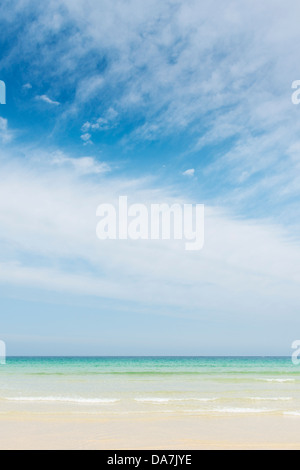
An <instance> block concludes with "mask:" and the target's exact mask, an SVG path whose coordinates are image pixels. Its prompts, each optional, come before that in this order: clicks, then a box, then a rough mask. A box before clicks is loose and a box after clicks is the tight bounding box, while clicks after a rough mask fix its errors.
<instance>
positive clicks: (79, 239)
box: [0, 155, 300, 324]
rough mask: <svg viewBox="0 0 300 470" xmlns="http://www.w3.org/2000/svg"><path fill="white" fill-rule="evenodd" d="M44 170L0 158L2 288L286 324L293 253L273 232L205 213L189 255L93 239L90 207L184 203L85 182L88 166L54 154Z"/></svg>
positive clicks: (297, 257) (148, 188)
mask: <svg viewBox="0 0 300 470" xmlns="http://www.w3.org/2000/svg"><path fill="white" fill-rule="evenodd" d="M43 160H44V159H43ZM49 161H50V162H51V161H53V156H50V157H49ZM54 163H55V165H54V166H52V169H51V168H48V170H47V171H45V167H44V165H41V168H40V169H39V167H38V165H37V164H36V161H35V165H34V168H35V169H34V170H33V168H32V165H31V164H30V161H28V160H27V161H26V160H24V161H23V162H21V161H17V160H14V159H13V158H10V161H7V159H5V160H3V159H2V160H0V167H1V168H0V169H1V175H2V184H1V187H0V258H1V264H0V280H1V282H2V283H6V284H7V283H8V284H11V285H26V286H27V287H28V286H30V287H39V288H43V289H46V290H52V291H59V292H65V293H67V292H69V293H72V294H75V295H76V294H85V295H92V296H96V297H100V298H110V299H114V300H120V301H122V300H123V301H130V302H137V303H140V304H141V305H144V306H145V307H146V306H148V307H151V309H152V310H153V308H155V306H157V307H164V308H165V309H166V311H168V312H169V309H171V310H172V311H173V312H174V314H177V313H178V312H181V313H182V314H185V315H190V316H196V317H198V316H200V317H202V316H203V318H206V316H207V315H209V317H210V318H211V319H218V318H219V319H221V318H226V319H228V318H231V319H233V318H234V317H235V316H239V317H240V316H243V317H245V319H244V321H245V324H247V321H253V319H255V318H256V319H257V320H258V319H259V318H264V319H265V320H266V319H270V321H271V318H272V319H274V318H276V316H277V315H282V312H283V311H284V313H285V315H286V316H287V317H289V318H290V319H291V318H294V320H295V315H296V313H295V312H297V311H298V309H299V307H300V304H299V294H298V285H299V282H300V273H299V269H298V266H299V265H300V247H299V245H297V244H296V243H295V242H294V241H289V237H288V234H287V233H285V232H284V230H283V229H282V228H281V227H279V226H276V225H268V224H266V223H264V224H263V223H261V222H258V221H246V220H245V221H241V220H236V219H235V218H234V217H232V216H231V215H230V214H226V213H224V212H221V211H220V210H217V209H216V208H212V207H207V208H206V222H205V224H206V225H205V245H204V249H203V250H202V251H200V252H197V253H190V252H186V251H185V250H184V244H183V243H181V242H172V241H151V240H149V241H143V242H142V241H137V242H134V241H108V242H103V241H102V242H101V241H99V240H98V239H97V238H96V224H97V218H96V216H95V214H96V208H97V206H98V205H99V204H100V203H107V202H111V203H116V202H117V200H118V197H119V195H124V194H125V195H128V198H129V201H130V202H131V203H134V202H139V203H140V202H144V203H145V204H149V203H151V202H169V203H171V202H174V201H175V200H176V201H177V202H180V203H184V202H190V201H188V200H187V199H186V198H184V197H182V196H180V195H178V197H177V198H176V199H174V196H170V194H169V191H168V190H167V189H166V188H165V189H159V188H153V186H152V184H151V182H150V180H149V181H147V180H140V181H139V180H136V181H132V180H128V179H113V180H112V179H110V178H106V177H103V178H101V180H99V182H96V181H94V180H92V181H91V180H86V179H84V178H82V174H85V173H86V168H88V172H89V171H90V169H91V168H90V166H92V168H93V169H94V165H95V162H94V161H91V160H85V159H79V160H77V159H76V162H75V159H71V158H67V157H66V159H65V157H64V156H62V155H60V156H58V157H57V161H56V162H55V161H54ZM65 163H66V166H64V165H65ZM78 169H79V171H78ZM81 170H83V171H81ZM99 171H100V169H99ZM100 172H101V171H100ZM154 189H155V190H154ZM198 202H202V201H198ZM37 260H39V261H38V262H37ZM70 262H71V264H70V267H68V265H69V263H70ZM148 307H147V308H148ZM176 312H177V313H176ZM246 317H247V318H246Z"/></svg>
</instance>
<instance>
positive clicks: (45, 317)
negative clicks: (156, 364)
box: [0, 0, 300, 356]
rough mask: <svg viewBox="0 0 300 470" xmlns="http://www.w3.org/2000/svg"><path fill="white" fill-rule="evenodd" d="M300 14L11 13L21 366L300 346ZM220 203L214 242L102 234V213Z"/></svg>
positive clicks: (268, 5) (172, 3)
mask: <svg viewBox="0 0 300 470" xmlns="http://www.w3.org/2000/svg"><path fill="white" fill-rule="evenodd" d="M299 15H300V5H299V3H298V2H296V1H295V0H287V1H286V2H284V3H283V2H282V1H277V0H272V1H271V0H264V2H258V1H253V0H251V1H250V0H244V1H243V2H240V1H235V0H228V1H226V2H223V1H221V0H211V1H210V2H204V1H193V0H188V1H183V0H181V1H180V0H165V1H164V2H161V1H158V0H145V1H143V2H141V1H138V0H128V1H119V0H115V1H114V2H111V1H108V0H100V1H99V0H59V1H58V0H45V1H44V2H38V1H35V0H10V1H4V2H1V5H0V80H3V81H4V82H5V84H6V104H5V105H0V175H1V181H0V339H1V340H4V341H5V342H6V346H7V352H8V354H9V355H287V356H288V355H290V354H291V352H292V350H291V344H292V342H293V341H294V340H296V339H299V337H300V322H299V311H300V296H299V282H300V236H299V235H300V231H299V229H300V223H299V220H300V205H299V201H300V172H299V170H300V132H299V130H300V105H299V106H297V105H295V104H293V102H292V99H291V97H292V93H293V90H292V83H293V82H294V81H295V80H299V79H300V70H299V50H298V49H299V47H298V44H299V40H300V29H299V21H298V18H299ZM119 196H127V197H128V200H129V201H130V203H144V204H147V205H149V204H151V203H170V204H171V203H179V204H186V203H192V204H204V205H205V243H204V247H203V249H202V250H200V251H197V252H195V251H194V252H189V251H186V250H184V249H183V247H182V244H181V243H178V242H176V241H174V240H173V241H172V240H171V241H167V240H157V241H154V240H136V241H133V240H105V241H103V240H102V241H101V240H99V239H98V238H97V237H96V225H97V217H96V209H97V207H98V206H99V204H102V203H116V201H117V200H118V197H119Z"/></svg>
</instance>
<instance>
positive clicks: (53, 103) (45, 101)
mask: <svg viewBox="0 0 300 470" xmlns="http://www.w3.org/2000/svg"><path fill="white" fill-rule="evenodd" d="M36 99H37V100H39V101H44V103H48V104H51V105H54V106H59V105H60V103H59V102H58V101H53V100H52V99H51V98H49V97H48V96H47V95H41V96H37V97H36Z"/></svg>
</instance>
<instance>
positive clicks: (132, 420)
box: [0, 413, 300, 450]
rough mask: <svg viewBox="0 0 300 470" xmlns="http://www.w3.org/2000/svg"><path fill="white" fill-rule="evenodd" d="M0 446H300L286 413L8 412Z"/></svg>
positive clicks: (296, 427) (297, 429)
mask: <svg viewBox="0 0 300 470" xmlns="http://www.w3.org/2000/svg"><path fill="white" fill-rule="evenodd" d="M0 436H1V438H0V449H1V450H2V449H108V450H110V449H112V450H115V449H116V450H121V449H157V450H158V449H169V450H171V449H185V450H189V449H190V450H192V449H300V418H299V417H289V416H286V417H285V416H247V417H244V416H243V417H242V416H221V417H209V418H208V417H199V416H190V417H187V416H185V417H183V416H176V415H172V416H167V417H166V416H155V417H153V416H151V415H150V414H149V415H147V416H146V417H145V415H143V417H140V416H139V417H138V416H130V417H129V416H128V415H124V416H118V417H116V415H112V416H108V415H106V416H105V418H104V417H99V416H93V415H90V416H87V415H86V414H82V415H72V416H70V415H64V414H61V415H57V414H55V415H53V414H47V413H45V414H43V415H41V414H34V413H32V414H28V413H17V414H15V413H10V414H5V415H2V417H1V418H0Z"/></svg>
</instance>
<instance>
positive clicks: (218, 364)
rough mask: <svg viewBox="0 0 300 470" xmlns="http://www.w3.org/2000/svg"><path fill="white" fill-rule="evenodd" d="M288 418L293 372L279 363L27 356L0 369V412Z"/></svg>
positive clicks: (298, 393) (299, 388) (299, 403)
mask: <svg viewBox="0 0 300 470" xmlns="http://www.w3.org/2000/svg"><path fill="white" fill-rule="evenodd" d="M18 411H22V412H24V411H25V412H26V411H28V412H35V413H39V412H45V411H46V412H50V413H51V412H53V413H68V412H69V413H87V414H89V413H92V414H108V413H110V414H111V413H123V414H124V413H126V414H127V413H141V414H142V413H149V412H150V413H179V414H196V415H197V414H199V415H202V414H203V415H220V414H249V413H257V414H262V413H268V414H290V415H293V416H299V417H300V367H299V366H295V365H293V363H292V361H291V358H285V357H86V358H84V357H32V358H28V357H26V358H22V357H15V358H8V359H7V364H6V365H3V366H0V413H12V412H18Z"/></svg>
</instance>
